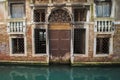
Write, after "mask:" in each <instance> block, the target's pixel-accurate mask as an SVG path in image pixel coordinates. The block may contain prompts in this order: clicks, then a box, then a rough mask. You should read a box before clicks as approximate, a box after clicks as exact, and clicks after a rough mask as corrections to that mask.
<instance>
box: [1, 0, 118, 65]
mask: <svg viewBox="0 0 120 80" xmlns="http://www.w3.org/2000/svg"><path fill="white" fill-rule="evenodd" d="M119 3H120V1H119V0H20V1H19V0H0V10H1V11H0V62H28V63H36V62H37V63H50V62H53V63H54V62H55V63H72V64H74V63H79V62H120V27H119V26H120V22H119V21H120V14H119V12H120V9H119V7H120V6H119Z"/></svg>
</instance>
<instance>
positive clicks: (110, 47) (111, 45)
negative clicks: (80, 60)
mask: <svg viewBox="0 0 120 80" xmlns="http://www.w3.org/2000/svg"><path fill="white" fill-rule="evenodd" d="M109 39H110V40H109V53H108V54H96V48H97V47H96V45H97V43H96V42H97V34H96V35H95V36H94V50H93V51H94V52H93V57H108V56H109V55H111V54H113V35H112V34H111V36H110V38H109Z"/></svg>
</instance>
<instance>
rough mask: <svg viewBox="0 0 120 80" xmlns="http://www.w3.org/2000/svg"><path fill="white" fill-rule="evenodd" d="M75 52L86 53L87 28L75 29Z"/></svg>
mask: <svg viewBox="0 0 120 80" xmlns="http://www.w3.org/2000/svg"><path fill="white" fill-rule="evenodd" d="M74 54H85V29H77V28H76V29H74Z"/></svg>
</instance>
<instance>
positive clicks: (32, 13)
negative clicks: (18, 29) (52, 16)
mask: <svg viewBox="0 0 120 80" xmlns="http://www.w3.org/2000/svg"><path fill="white" fill-rule="evenodd" d="M37 9H44V10H45V21H44V22H41V21H40V22H35V21H34V10H37ZM46 14H47V8H45V7H40V8H39V7H32V9H31V15H32V17H31V23H32V24H41V23H46V21H47V15H46Z"/></svg>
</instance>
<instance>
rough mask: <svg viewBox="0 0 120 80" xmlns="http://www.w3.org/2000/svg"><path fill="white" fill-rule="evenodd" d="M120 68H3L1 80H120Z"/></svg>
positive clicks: (0, 75)
mask: <svg viewBox="0 0 120 80" xmlns="http://www.w3.org/2000/svg"><path fill="white" fill-rule="evenodd" d="M119 74H120V68H80V67H68V66H50V67H37V68H33V67H4V66H3V67H2V66H0V80H119V79H120V76H119Z"/></svg>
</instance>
